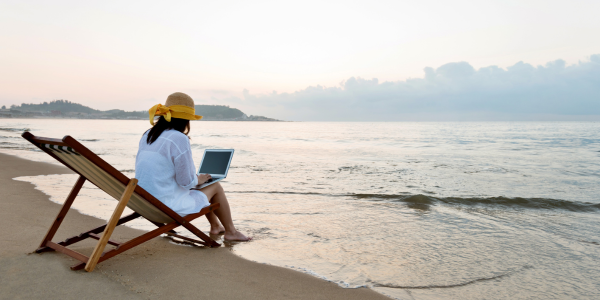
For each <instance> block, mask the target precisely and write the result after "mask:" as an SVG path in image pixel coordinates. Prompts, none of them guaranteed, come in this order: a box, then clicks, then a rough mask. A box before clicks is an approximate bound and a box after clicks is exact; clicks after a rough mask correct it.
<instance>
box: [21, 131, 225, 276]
mask: <svg viewBox="0 0 600 300" xmlns="http://www.w3.org/2000/svg"><path fill="white" fill-rule="evenodd" d="M22 136H23V138H25V139H26V140H28V141H29V142H31V143H32V144H34V145H35V146H37V147H38V148H40V149H41V150H42V151H44V152H46V153H48V155H50V156H52V157H54V158H55V159H56V160H58V161H60V162H61V163H63V164H64V165H65V166H67V167H68V168H69V169H71V170H73V172H75V173H77V174H79V179H78V180H77V182H76V183H75V185H74V186H73V189H72V190H71V192H70V194H69V196H68V197H67V199H66V201H65V203H64V205H63V206H62V209H61V210H60V212H59V213H58V215H57V216H56V219H55V220H54V223H52V225H51V226H50V229H48V232H47V233H46V236H45V237H44V239H43V240H42V243H41V244H40V247H39V248H38V249H37V250H36V251H35V252H37V253H41V252H45V251H59V252H62V253H64V254H67V255H69V256H71V257H73V258H75V259H77V260H79V261H80V263H78V264H76V265H74V266H72V267H71V269H72V270H80V269H83V268H85V270H86V271H88V272H91V271H92V270H94V267H95V266H96V264H98V263H100V262H102V261H105V260H107V259H109V258H111V257H113V256H115V255H117V254H120V253H122V252H124V251H127V250H129V249H131V248H133V247H135V246H137V245H139V244H141V243H144V242H146V241H148V240H150V239H152V238H155V237H157V236H159V235H161V234H163V233H166V234H168V235H170V236H175V237H177V238H180V239H183V240H186V241H188V242H192V243H198V244H202V245H205V246H208V247H219V246H220V244H219V243H217V242H215V241H214V240H212V239H211V238H210V237H208V236H207V235H206V234H204V233H203V232H202V231H200V230H199V229H198V228H196V227H195V226H194V225H192V224H191V223H190V222H191V221H192V220H194V219H196V218H198V217H200V216H203V215H205V214H207V213H209V212H211V211H213V210H215V209H217V208H219V204H218V203H217V204H212V205H210V206H208V207H205V208H203V209H202V210H201V211H200V212H198V213H195V214H190V215H187V216H185V217H181V216H180V215H179V214H177V213H176V212H174V211H173V210H171V209H170V208H168V207H167V206H166V205H164V204H163V203H162V202H160V201H159V200H158V199H156V198H154V197H153V196H152V195H150V193H148V192H147V191H146V190H144V189H143V188H142V187H140V186H139V185H137V179H135V178H132V179H129V178H127V176H125V175H124V174H123V173H121V172H119V171H117V169H115V168H114V167H113V166H111V165H110V164H108V163H107V162H105V161H104V160H103V159H101V158H100V157H98V156H97V155H96V154H94V153H93V152H92V151H90V150H89V149H87V148H86V147H84V146H83V145H82V144H80V143H79V142H78V141H76V140H75V139H74V138H72V137H70V136H68V135H67V136H65V137H64V138H63V139H62V140H59V139H50V138H44V137H36V136H34V135H33V134H31V133H29V132H24V133H23V135H22ZM86 180H88V181H89V182H91V183H93V184H94V185H95V186H97V187H98V188H99V189H101V190H103V191H104V192H106V193H107V194H108V195H110V196H111V197H113V198H115V199H116V200H119V203H118V204H117V207H116V208H115V210H114V212H113V214H112V216H111V217H110V219H109V221H108V223H107V224H105V225H102V226H100V227H97V228H94V229H91V230H88V231H84V232H82V233H81V234H79V235H76V236H73V237H70V238H68V239H66V240H64V241H62V242H59V243H55V242H53V241H52V238H53V237H54V234H55V233H56V231H57V230H58V228H59V227H60V224H61V222H62V221H63V219H64V217H65V215H66V214H67V212H68V211H69V207H71V204H73V201H74V200H75V198H76V197H77V194H78V193H79V190H80V189H81V187H82V186H83V183H84V182H85V181H86ZM125 206H127V207H129V208H130V209H131V210H133V211H134V213H133V214H130V215H128V216H124V217H121V214H122V213H123V210H124V209H125ZM139 217H144V218H145V219H147V220H148V221H150V222H151V223H153V224H154V225H156V226H157V227H158V228H157V229H155V230H153V231H150V232H147V233H145V234H142V235H141V236H138V237H136V238H134V239H131V240H129V241H127V242H123V243H118V242H116V241H113V240H110V236H111V234H112V232H113V230H114V229H115V227H116V226H119V225H121V224H124V223H126V222H129V221H131V220H133V219H136V218H139ZM179 226H183V227H185V228H186V229H188V230H189V231H190V232H192V233H193V234H194V235H196V236H197V237H198V238H200V239H201V241H199V240H195V239H190V238H187V237H184V236H180V235H177V234H176V232H175V231H173V229H174V228H176V227H179ZM100 233H102V234H101V235H100ZM87 238H92V239H95V240H98V243H97V244H96V247H95V248H94V251H93V252H92V254H91V255H90V257H87V256H85V255H83V254H81V253H79V252H76V251H74V250H71V249H69V248H67V246H69V245H72V244H75V243H77V242H80V241H82V240H85V239H87ZM106 244H110V245H113V246H115V248H113V249H110V250H107V251H104V249H105V247H106Z"/></svg>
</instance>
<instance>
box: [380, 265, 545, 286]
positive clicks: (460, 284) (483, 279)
mask: <svg viewBox="0 0 600 300" xmlns="http://www.w3.org/2000/svg"><path fill="white" fill-rule="evenodd" d="M531 268H533V267H532V266H523V267H522V268H520V269H518V270H514V271H511V272H507V273H504V274H500V275H496V276H490V277H482V278H477V279H473V280H469V281H465V282H459V283H455V284H444V285H436V284H432V285H412V286H411V285H396V284H384V283H377V282H375V283H374V284H373V287H386V288H394V289H415V290H416V289H445V288H454V287H461V286H465V285H469V284H473V283H478V282H482V281H490V280H497V279H501V278H504V277H508V276H510V275H513V274H515V273H518V272H521V271H524V270H527V269H531Z"/></svg>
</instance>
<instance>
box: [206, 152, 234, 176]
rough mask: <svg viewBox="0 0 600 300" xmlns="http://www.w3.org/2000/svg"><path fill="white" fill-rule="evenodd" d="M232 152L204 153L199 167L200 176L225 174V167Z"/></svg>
mask: <svg viewBox="0 0 600 300" xmlns="http://www.w3.org/2000/svg"><path fill="white" fill-rule="evenodd" d="M231 155H233V151H210V150H206V152H204V158H203V159H202V165H200V171H198V173H200V174H219V175H225V174H227V166H229V161H230V160H231Z"/></svg>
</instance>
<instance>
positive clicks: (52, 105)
mask: <svg viewBox="0 0 600 300" xmlns="http://www.w3.org/2000/svg"><path fill="white" fill-rule="evenodd" d="M10 108H11V109H12V110H19V111H23V112H50V111H60V112H61V113H62V114H63V115H65V114H68V113H71V115H72V114H73V113H75V114H89V115H102V116H104V117H108V118H116V119H121V118H130V117H134V118H147V117H148V111H147V110H143V111H124V110H121V109H111V110H106V111H101V110H97V109H93V108H91V107H88V106H84V105H81V104H79V103H74V102H71V101H69V100H62V99H61V100H53V101H50V102H43V103H40V104H33V103H23V104H21V105H20V106H17V105H12V106H11V107H10ZM195 108H196V114H197V115H201V116H204V117H205V118H208V119H241V118H244V116H245V114H244V113H243V112H242V111H241V110H239V109H237V108H231V107H229V106H226V105H196V107H195ZM3 109H6V106H3Z"/></svg>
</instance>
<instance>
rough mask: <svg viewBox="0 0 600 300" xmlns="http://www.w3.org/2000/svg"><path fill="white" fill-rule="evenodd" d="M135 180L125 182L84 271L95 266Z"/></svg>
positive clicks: (131, 192)
mask: <svg viewBox="0 0 600 300" xmlns="http://www.w3.org/2000/svg"><path fill="white" fill-rule="evenodd" d="M137 182H138V180H137V179H135V178H132V179H130V180H129V184H127V187H126V188H125V191H124V192H123V195H121V200H119V204H117V208H115V211H114V212H113V214H112V216H111V217H110V220H109V221H108V223H107V224H106V228H105V229H104V233H102V238H100V240H99V241H98V244H96V247H95V248H94V251H93V252H92V255H90V259H89V260H88V261H87V264H86V265H85V270H86V271H88V272H91V271H93V270H94V268H95V267H96V264H97V263H98V260H99V259H100V256H101V255H102V252H103V251H104V248H105V247H106V244H107V243H108V240H109V239H110V236H111V235H112V233H113V231H114V230H115V227H116V226H117V223H118V222H119V219H120V218H121V214H123V210H124V209H125V207H126V206H127V202H129V198H131V195H132V194H133V190H134V189H135V186H136V185H137Z"/></svg>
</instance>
